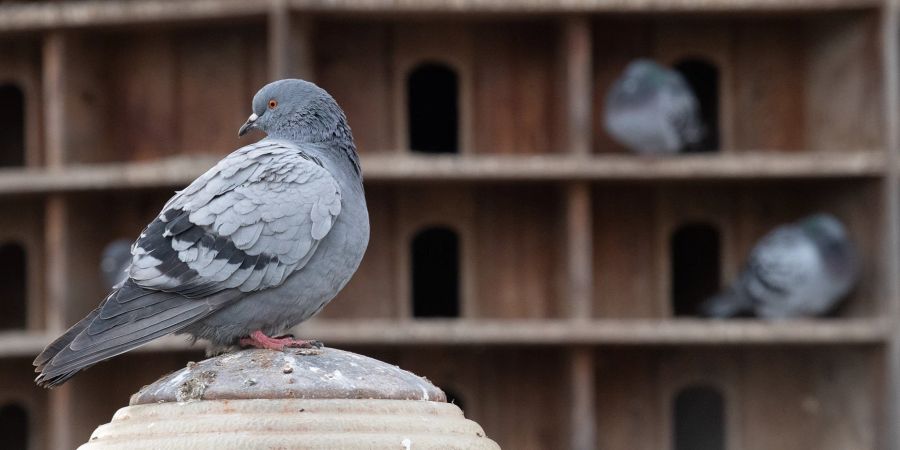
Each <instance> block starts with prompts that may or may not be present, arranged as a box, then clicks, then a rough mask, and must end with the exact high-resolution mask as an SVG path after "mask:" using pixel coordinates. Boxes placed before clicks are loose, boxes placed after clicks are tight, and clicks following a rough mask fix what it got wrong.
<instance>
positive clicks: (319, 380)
mask: <svg viewBox="0 0 900 450" xmlns="http://www.w3.org/2000/svg"><path fill="white" fill-rule="evenodd" d="M293 398H296V399H323V400H325V399H383V400H428V401H432V402H446V401H447V396H446V395H444V392H443V391H441V390H440V389H438V388H437V387H435V386H434V385H433V384H431V383H430V382H429V381H428V380H426V379H425V378H422V377H419V376H417V375H415V374H413V373H411V372H408V371H406V370H403V369H401V368H399V367H397V366H393V365H390V364H387V363H385V362H382V361H378V360H377V359H372V358H369V357H367V356H363V355H358V354H356V353H351V352H347V351H343V350H338V349H334V348H323V349H286V350H285V351H283V352H280V351H273V350H256V349H253V350H242V351H239V352H236V353H226V354H223V355H219V356H216V357H213V358H209V359H206V360H203V361H200V362H198V363H189V364H188V365H187V367H185V368H184V369H181V370H177V371H175V372H173V373H171V374H169V375H166V376H164V377H162V378H160V379H159V380H157V381H156V382H154V383H152V384H149V385H147V386H144V387H143V388H141V390H140V391H138V392H137V393H136V394H134V395H132V396H131V401H130V404H131V405H143V404H156V403H166V402H187V401H195V400H237V399H293Z"/></svg>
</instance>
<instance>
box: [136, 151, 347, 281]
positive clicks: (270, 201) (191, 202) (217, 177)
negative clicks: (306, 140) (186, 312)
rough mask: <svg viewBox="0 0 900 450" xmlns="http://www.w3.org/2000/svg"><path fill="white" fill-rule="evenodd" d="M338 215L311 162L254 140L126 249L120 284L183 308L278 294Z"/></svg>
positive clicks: (323, 176)
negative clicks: (194, 301) (174, 297)
mask: <svg viewBox="0 0 900 450" xmlns="http://www.w3.org/2000/svg"><path fill="white" fill-rule="evenodd" d="M340 212H341V192H340V188H339V185H338V183H337V181H336V180H335V179H334V178H333V177H332V176H331V174H330V173H329V172H328V171H327V170H325V168H324V167H323V165H322V163H321V161H319V160H318V159H316V158H315V157H313V156H310V155H308V154H307V153H305V152H304V151H303V149H301V148H299V147H297V146H296V145H294V144H291V143H288V142H283V141H276V140H264V141H261V142H259V143H257V144H254V145H250V146H247V147H244V148H243V149H241V150H239V151H237V152H235V153H233V154H232V155H230V156H229V157H228V158H226V159H224V160H222V161H221V162H220V163H219V164H218V165H216V166H215V167H214V168H212V169H211V170H210V171H209V172H207V173H206V174H204V175H203V176H201V177H200V178H198V179H197V180H196V181H195V182H194V183H192V184H191V185H190V186H188V187H187V188H186V189H185V190H183V191H181V192H180V193H178V194H177V195H176V196H175V197H173V198H172V199H171V200H170V201H169V202H168V203H167V204H166V206H165V207H164V208H163V210H162V212H161V213H160V214H159V216H158V217H157V218H156V220H154V221H153V222H152V223H151V224H150V225H149V226H148V227H147V228H146V229H145V230H144V232H143V233H141V237H140V239H138V240H137V242H135V244H134V246H133V248H132V253H133V255H134V257H133V260H132V265H131V271H130V277H131V279H132V280H134V282H135V283H136V284H137V285H139V286H142V287H144V288H148V289H154V290H159V291H165V292H172V293H177V294H179V295H182V296H185V297H188V298H203V297H207V296H209V295H211V294H214V293H217V292H221V291H223V290H226V289H236V290H238V291H240V292H252V291H258V290H262V289H267V288H271V287H274V286H278V285H280V284H281V283H283V282H284V280H285V279H286V278H287V277H288V276H289V275H290V274H291V273H293V272H295V271H297V270H299V269H301V268H302V267H303V266H304V265H305V264H306V263H307V262H308V261H309V259H310V258H311V257H312V256H313V254H314V252H315V251H316V248H317V246H318V245H319V242H320V241H321V240H322V239H323V238H324V237H325V235H326V234H328V232H329V231H330V230H331V226H332V225H333V224H334V221H335V220H336V219H337V216H338V214H340Z"/></svg>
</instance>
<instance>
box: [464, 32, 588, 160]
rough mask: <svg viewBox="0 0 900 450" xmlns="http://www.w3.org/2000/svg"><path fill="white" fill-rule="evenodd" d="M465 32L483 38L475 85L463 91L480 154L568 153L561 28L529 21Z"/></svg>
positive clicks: (475, 65)
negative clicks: (558, 62) (558, 59)
mask: <svg viewBox="0 0 900 450" xmlns="http://www.w3.org/2000/svg"><path fill="white" fill-rule="evenodd" d="M464 32H467V33H468V32H470V33H472V35H473V36H477V42H478V45H476V46H475V47H474V50H473V56H472V59H473V61H472V70H473V72H474V74H473V77H474V82H473V88H474V89H473V90H472V91H471V92H466V91H465V90H461V91H460V94H461V95H462V96H463V97H461V99H460V100H461V102H464V101H467V96H471V98H472V104H473V115H474V117H473V121H472V122H471V124H472V125H473V126H474V128H473V130H472V134H473V135H474V144H473V145H474V151H475V153H504V154H513V153H516V154H520V153H546V152H560V151H564V150H565V144H562V143H558V142H559V141H560V140H562V138H563V137H564V136H561V135H562V134H564V132H563V130H562V129H561V128H560V124H558V123H556V122H558V120H556V118H555V113H556V112H557V111H558V110H561V109H562V108H560V107H558V106H557V105H556V104H557V103H560V102H561V100H560V98H561V97H562V95H561V94H562V90H561V89H563V88H562V83H560V81H559V80H557V78H561V77H560V76H559V75H558V74H557V72H558V71H557V70H555V67H554V61H555V56H554V52H555V51H556V50H557V49H558V48H559V47H560V45H559V44H557V41H558V40H559V31H558V27H557V26H555V24H554V23H552V22H547V21H525V22H511V23H490V24H477V25H473V26H472V27H470V28H467V29H465V30H464ZM588 37H589V36H588ZM588 51H589V50H588ZM589 83H590V81H589V80H588V84H589ZM579 101H580V102H581V103H589V101H590V99H589V98H588V97H585V98H581V99H579ZM579 106H581V105H579ZM560 119H563V120H565V119H569V118H568V117H562V118H560ZM463 124H464V122H463Z"/></svg>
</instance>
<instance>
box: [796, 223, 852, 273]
mask: <svg viewBox="0 0 900 450" xmlns="http://www.w3.org/2000/svg"><path fill="white" fill-rule="evenodd" d="M800 227H801V228H802V229H803V232H804V233H805V234H806V235H807V236H809V237H810V239H812V241H813V242H815V244H816V248H817V249H818V250H819V253H820V254H821V255H822V258H823V260H824V261H825V268H826V269H827V270H828V271H829V273H830V274H832V275H834V276H835V278H834V281H839V282H842V283H844V284H845V285H846V288H848V289H849V287H850V286H851V285H852V284H853V283H854V282H855V281H854V280H856V277H857V276H858V274H859V271H860V259H859V255H858V253H857V251H856V247H855V246H854V245H853V242H851V240H850V237H849V235H848V234H847V229H846V228H844V224H843V223H841V221H840V220H838V218H837V217H834V216H832V215H831V214H825V213H820V214H815V215H812V216H809V217H807V218H805V219H803V220H802V221H801V222H800Z"/></svg>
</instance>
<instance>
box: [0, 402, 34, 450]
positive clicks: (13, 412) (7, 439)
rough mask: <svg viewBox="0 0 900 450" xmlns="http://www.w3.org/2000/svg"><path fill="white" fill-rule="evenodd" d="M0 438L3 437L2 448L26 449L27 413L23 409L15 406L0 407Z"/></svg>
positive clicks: (11, 449)
mask: <svg viewBox="0 0 900 450" xmlns="http://www.w3.org/2000/svg"><path fill="white" fill-rule="evenodd" d="M0 436H3V448H6V449H9V450H25V449H27V448H28V412H27V411H26V410H25V408H23V407H21V406H19V405H15V404H12V405H3V406H2V407H0Z"/></svg>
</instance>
